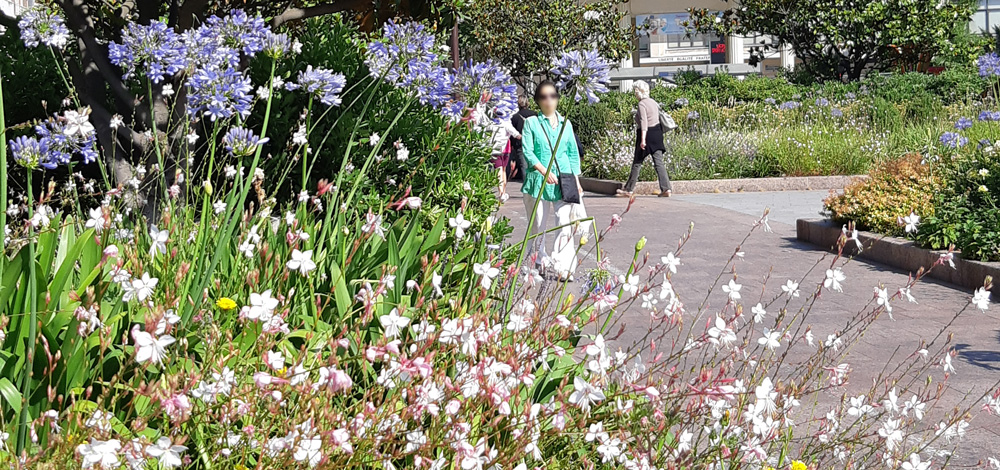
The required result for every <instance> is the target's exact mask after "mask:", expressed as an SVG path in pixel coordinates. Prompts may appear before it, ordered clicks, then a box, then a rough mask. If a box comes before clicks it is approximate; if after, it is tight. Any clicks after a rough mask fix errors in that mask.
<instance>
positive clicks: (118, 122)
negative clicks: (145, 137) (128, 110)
mask: <svg viewBox="0 0 1000 470" xmlns="http://www.w3.org/2000/svg"><path fill="white" fill-rule="evenodd" d="M108 124H109V125H110V126H111V128H112V129H118V128H119V127H121V126H124V125H125V120H124V119H123V118H122V115H121V114H115V115H114V116H111V122H109V123H108Z"/></svg>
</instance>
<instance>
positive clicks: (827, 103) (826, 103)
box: [816, 97, 830, 107]
mask: <svg viewBox="0 0 1000 470" xmlns="http://www.w3.org/2000/svg"><path fill="white" fill-rule="evenodd" d="M816 106H819V107H827V106H830V100H828V99H826V98H823V97H819V98H816Z"/></svg>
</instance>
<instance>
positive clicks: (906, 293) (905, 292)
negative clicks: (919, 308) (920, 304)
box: [899, 287, 917, 303]
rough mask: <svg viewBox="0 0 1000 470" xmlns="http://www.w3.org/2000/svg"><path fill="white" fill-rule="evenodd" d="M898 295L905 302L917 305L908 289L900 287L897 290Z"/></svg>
mask: <svg viewBox="0 0 1000 470" xmlns="http://www.w3.org/2000/svg"><path fill="white" fill-rule="evenodd" d="M899 295H900V296H901V297H904V298H906V300H907V301H908V302H911V303H917V299H916V298H914V297H913V294H912V293H910V288H909V287H900V288H899Z"/></svg>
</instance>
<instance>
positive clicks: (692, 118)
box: [687, 111, 701, 121]
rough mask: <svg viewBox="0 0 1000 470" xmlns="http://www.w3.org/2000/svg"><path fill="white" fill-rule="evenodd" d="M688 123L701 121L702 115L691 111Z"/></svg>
mask: <svg viewBox="0 0 1000 470" xmlns="http://www.w3.org/2000/svg"><path fill="white" fill-rule="evenodd" d="M687 118H688V121H697V120H698V119H701V114H700V113H698V111H690V112H688V115H687Z"/></svg>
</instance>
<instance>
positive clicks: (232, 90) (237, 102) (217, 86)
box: [187, 68, 253, 121]
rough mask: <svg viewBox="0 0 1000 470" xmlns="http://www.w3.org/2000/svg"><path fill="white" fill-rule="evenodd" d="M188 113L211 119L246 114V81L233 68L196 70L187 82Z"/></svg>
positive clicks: (248, 88) (248, 81) (247, 110)
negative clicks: (199, 114)
mask: <svg viewBox="0 0 1000 470" xmlns="http://www.w3.org/2000/svg"><path fill="white" fill-rule="evenodd" d="M187 84H188V87H190V91H189V92H188V106H187V108H188V113H190V114H191V115H192V116H194V115H197V114H198V113H201V112H204V113H205V115H207V116H208V117H209V118H210V119H211V120H213V121H215V120H217V119H225V118H228V117H230V116H233V115H234V114H239V115H240V116H242V117H247V116H249V115H250V102H251V97H250V93H251V92H252V91H253V86H251V84H250V79H249V78H248V77H247V76H246V75H244V74H243V73H240V72H238V71H236V70H235V69H231V68H227V69H221V70H217V69H199V70H196V71H195V72H194V74H193V75H192V76H191V78H190V79H188V82H187Z"/></svg>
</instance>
